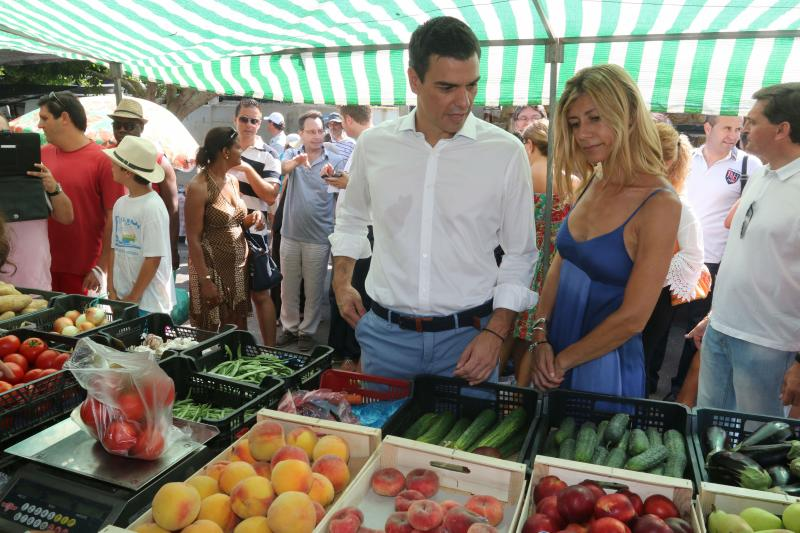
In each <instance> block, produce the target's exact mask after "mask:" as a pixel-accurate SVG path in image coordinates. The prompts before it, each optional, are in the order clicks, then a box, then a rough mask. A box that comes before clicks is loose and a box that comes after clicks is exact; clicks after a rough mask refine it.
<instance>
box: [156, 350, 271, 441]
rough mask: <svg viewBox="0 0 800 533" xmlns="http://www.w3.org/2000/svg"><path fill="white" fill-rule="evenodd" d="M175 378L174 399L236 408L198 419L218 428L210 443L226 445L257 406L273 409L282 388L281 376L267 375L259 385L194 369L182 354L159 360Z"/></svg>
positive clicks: (250, 421) (252, 417)
mask: <svg viewBox="0 0 800 533" xmlns="http://www.w3.org/2000/svg"><path fill="white" fill-rule="evenodd" d="M159 366H161V368H162V369H164V371H165V372H166V373H167V375H168V376H169V377H171V378H172V380H173V381H174V382H175V400H185V399H186V398H191V399H192V401H194V402H195V403H207V404H210V405H212V406H214V407H232V408H234V409H235V410H234V411H233V412H232V413H231V414H230V415H228V416H227V417H225V418H222V419H219V420H209V419H205V418H204V419H201V420H199V422H202V423H203V424H208V425H210V426H214V427H216V428H217V429H219V435H218V436H217V437H215V438H214V440H213V442H212V444H213V445H220V446H227V445H228V444H231V443H232V442H233V441H234V440H236V438H237V437H236V435H237V434H238V433H239V432H240V431H241V430H242V429H244V428H246V427H248V426H250V425H252V424H253V423H255V420H256V413H257V412H258V410H259V409H262V408H266V409H275V408H276V407H277V406H278V402H279V401H280V399H281V396H282V395H283V391H284V384H283V380H281V379H277V378H267V379H265V380H264V382H262V386H263V387H264V388H262V387H258V386H255V385H250V384H248V383H241V382H239V381H233V380H230V379H226V378H218V377H216V376H213V375H210V374H205V373H201V372H195V371H194V370H193V368H194V362H193V361H192V360H191V359H188V358H186V357H183V356H180V355H179V356H175V357H170V358H169V359H165V360H163V361H161V363H160V364H159Z"/></svg>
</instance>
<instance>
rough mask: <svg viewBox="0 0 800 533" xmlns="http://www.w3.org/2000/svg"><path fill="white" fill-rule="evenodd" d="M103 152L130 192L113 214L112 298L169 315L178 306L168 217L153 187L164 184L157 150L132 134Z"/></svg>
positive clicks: (119, 180) (117, 177)
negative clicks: (171, 260) (153, 184)
mask: <svg viewBox="0 0 800 533" xmlns="http://www.w3.org/2000/svg"><path fill="white" fill-rule="evenodd" d="M104 152H105V154H106V155H107V156H108V158H109V159H111V163H112V172H113V174H114V181H116V182H117V183H120V184H122V185H124V186H125V187H126V188H127V189H128V191H129V192H128V194H127V195H126V196H123V197H121V198H120V199H119V200H117V202H116V203H115V204H114V210H113V212H112V213H113V215H112V220H113V228H112V233H111V268H109V272H108V293H109V297H110V298H111V299H113V300H123V301H128V302H134V303H138V304H139V309H140V312H150V313H167V314H169V313H170V311H171V310H172V307H173V306H174V305H175V282H174V281H173V279H172V266H171V262H170V258H171V257H172V255H171V253H172V252H171V248H170V240H169V215H168V214H167V209H166V207H164V202H163V201H162V200H161V197H160V196H159V195H158V193H156V192H155V191H153V189H152V188H151V187H150V184H151V183H159V182H161V181H162V180H163V179H164V170H163V168H162V167H161V165H159V164H157V162H156V160H157V157H158V153H157V152H156V148H155V146H154V145H153V143H152V142H150V141H148V140H147V139H142V138H141V137H133V136H131V135H128V136H126V137H125V138H124V139H122V142H120V143H119V146H117V147H116V148H112V149H110V150H104ZM142 314H145V313H142Z"/></svg>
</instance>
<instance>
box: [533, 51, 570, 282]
mask: <svg viewBox="0 0 800 533" xmlns="http://www.w3.org/2000/svg"><path fill="white" fill-rule="evenodd" d="M544 56H545V61H546V62H547V63H550V113H548V118H549V122H550V127H548V128H547V190H546V193H545V202H544V219H545V225H544V240H543V241H542V249H541V250H539V253H540V254H544V256H543V257H542V275H543V276H545V275H547V270H548V269H549V268H550V239H551V238H552V226H553V127H554V125H555V118H556V114H557V112H558V101H557V100H556V90H557V89H558V64H559V63H563V62H564V44H563V43H562V42H561V40H560V39H554V40H553V43H552V44H549V45H547V47H546V48H545V52H544ZM561 200H563V198H562V199H561Z"/></svg>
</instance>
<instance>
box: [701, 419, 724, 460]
mask: <svg viewBox="0 0 800 533" xmlns="http://www.w3.org/2000/svg"><path fill="white" fill-rule="evenodd" d="M727 438H728V433H727V432H726V431H725V430H724V429H722V428H721V427H719V426H711V427H709V428H708V429H707V430H706V443H707V444H708V453H707V454H706V459H707V458H708V456H709V455H711V454H712V453H717V452H719V451H721V450H724V449H725V441H726V440H727Z"/></svg>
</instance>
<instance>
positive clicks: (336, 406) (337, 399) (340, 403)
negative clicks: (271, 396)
mask: <svg viewBox="0 0 800 533" xmlns="http://www.w3.org/2000/svg"><path fill="white" fill-rule="evenodd" d="M278 411H283V412H284V413H294V414H298V415H304V416H311V417H314V418H321V419H323V420H336V421H337V422H347V423H348V424H358V423H359V422H358V418H357V417H356V416H355V415H354V414H353V411H352V409H351V408H350V403H349V402H348V401H347V395H346V394H345V393H344V392H334V391H332V390H330V389H317V390H314V391H304V390H297V391H294V392H292V391H291V390H289V391H286V394H284V395H283V398H281V401H280V403H279V404H278Z"/></svg>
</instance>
